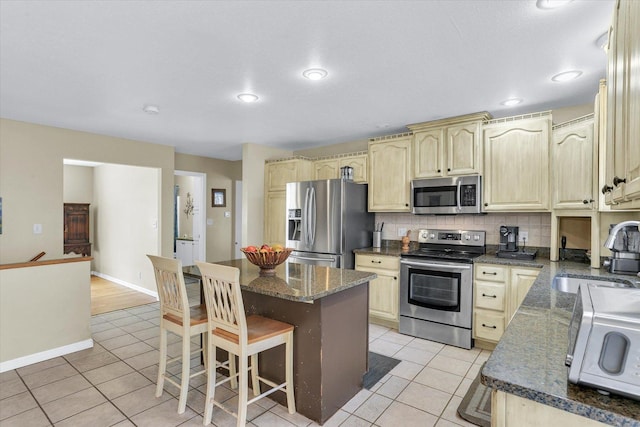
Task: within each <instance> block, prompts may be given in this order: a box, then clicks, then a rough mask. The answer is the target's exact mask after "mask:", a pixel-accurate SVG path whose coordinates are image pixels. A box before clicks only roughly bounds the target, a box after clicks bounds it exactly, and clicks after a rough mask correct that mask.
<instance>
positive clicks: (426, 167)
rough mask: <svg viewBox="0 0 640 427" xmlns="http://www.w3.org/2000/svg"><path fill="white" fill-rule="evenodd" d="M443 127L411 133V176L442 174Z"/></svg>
mask: <svg viewBox="0 0 640 427" xmlns="http://www.w3.org/2000/svg"><path fill="white" fill-rule="evenodd" d="M443 140H444V131H443V129H433V130H427V131H423V132H416V133H415V134H414V135H413V165H414V166H413V167H414V170H413V176H414V177H415V178H429V177H437V176H444V171H443V170H442V168H443V165H442V162H443V157H444V152H443Z"/></svg>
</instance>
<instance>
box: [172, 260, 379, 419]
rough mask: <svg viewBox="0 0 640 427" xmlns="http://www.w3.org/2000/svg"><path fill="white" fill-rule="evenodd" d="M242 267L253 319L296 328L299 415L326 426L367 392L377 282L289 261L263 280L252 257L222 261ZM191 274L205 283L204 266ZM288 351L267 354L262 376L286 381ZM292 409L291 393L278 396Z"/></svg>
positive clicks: (244, 294) (187, 269)
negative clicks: (371, 309) (371, 307)
mask: <svg viewBox="0 0 640 427" xmlns="http://www.w3.org/2000/svg"><path fill="white" fill-rule="evenodd" d="M217 264H222V265H228V266H232V267H237V268H239V269H240V287H241V289H242V298H243V300H244V308H245V311H246V313H247V314H259V315H263V316H265V317H269V318H272V319H276V320H280V321H283V322H287V323H290V324H292V325H294V326H295V330H294V333H293V351H294V355H293V359H294V368H293V370H294V386H295V400H296V410H297V412H299V413H300V414H302V415H304V416H306V417H307V418H309V419H311V420H314V421H316V422H317V423H319V424H323V423H324V422H325V421H326V420H327V419H329V418H330V417H331V416H332V415H333V414H334V413H335V412H336V411H337V410H338V409H340V408H341V407H342V406H343V405H344V404H345V403H347V402H348V401H349V400H350V399H351V398H352V397H353V396H354V395H355V394H356V393H358V391H360V390H361V389H362V377H363V375H364V374H365V373H366V371H367V363H368V352H369V326H368V314H369V285H368V283H369V281H370V280H373V279H375V277H376V275H375V274H371V273H366V272H362V271H355V270H344V269H337V268H330V267H319V266H312V265H304V264H294V263H289V262H285V263H283V264H281V265H279V266H278V267H276V275H275V276H271V277H268V276H266V277H262V276H260V275H259V268H258V267H257V266H255V265H253V264H251V263H250V262H249V261H247V260H246V259H240V260H232V261H224V262H218V263H217ZM184 274H185V276H190V277H195V278H200V271H199V270H198V267H197V266H189V267H185V268H184ZM284 360H285V359H284V347H282V346H280V347H277V348H274V349H271V350H268V351H266V352H264V353H262V354H261V355H260V360H259V364H260V372H261V375H262V376H264V377H266V378H269V379H272V380H273V381H275V382H276V383H280V382H282V380H283V379H284ZM270 397H271V398H273V399H274V400H276V401H278V402H280V403H282V404H285V405H286V403H285V401H286V399H285V395H284V394H283V393H277V392H276V393H274V394H272V395H270Z"/></svg>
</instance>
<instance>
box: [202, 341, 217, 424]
mask: <svg viewBox="0 0 640 427" xmlns="http://www.w3.org/2000/svg"><path fill="white" fill-rule="evenodd" d="M215 354H216V347H215V345H214V344H212V345H211V346H207V364H208V365H209V366H211V367H212V368H211V369H208V370H207V393H206V397H205V401H204V416H203V424H204V425H209V424H211V417H212V416H213V400H214V399H215V393H216V375H217V372H216V368H215V366H216V356H215Z"/></svg>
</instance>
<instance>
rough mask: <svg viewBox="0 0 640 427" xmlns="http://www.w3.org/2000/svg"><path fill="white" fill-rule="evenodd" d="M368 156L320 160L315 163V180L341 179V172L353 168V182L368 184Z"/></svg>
mask: <svg viewBox="0 0 640 427" xmlns="http://www.w3.org/2000/svg"><path fill="white" fill-rule="evenodd" d="M367 158H368V156H367V154H366V153H362V154H356V155H348V156H343V157H337V158H330V159H320V160H316V161H314V162H313V169H314V179H336V178H340V170H341V168H343V167H345V166H351V167H352V168H353V181H354V182H358V183H363V182H367V175H368V169H367V163H368V162H367Z"/></svg>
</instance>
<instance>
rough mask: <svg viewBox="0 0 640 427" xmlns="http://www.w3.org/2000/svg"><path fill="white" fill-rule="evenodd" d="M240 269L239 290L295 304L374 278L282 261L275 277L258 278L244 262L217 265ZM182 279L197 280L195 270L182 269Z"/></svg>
mask: <svg viewBox="0 0 640 427" xmlns="http://www.w3.org/2000/svg"><path fill="white" fill-rule="evenodd" d="M216 264H222V265H229V266H232V267H238V268H239V269H240V287H241V288H242V290H245V291H250V292H255V293H259V294H264V295H269V296H273V297H277V298H282V299H287V300H291V301H298V302H309V303H313V301H315V300H318V299H320V298H323V297H325V296H327V295H331V294H335V293H337V292H341V291H344V290H346V289H349V288H352V287H354V286H358V285H361V284H363V283H367V282H369V281H371V280H373V279H375V278H376V277H377V275H376V274H375V273H367V272H364V271H355V270H346V269H340V268H331V267H320V266H315V265H306V264H295V263H289V262H288V261H285V262H284V263H282V264H280V265H279V266H277V267H276V275H275V276H260V274H259V273H260V269H259V268H258V266H256V265H253V264H251V263H250V262H249V261H248V260H246V259H235V260H231V261H223V262H216ZM183 271H184V275H185V276H190V277H195V278H200V277H201V274H200V270H199V269H198V267H197V266H195V265H193V266H189V267H184V269H183Z"/></svg>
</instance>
